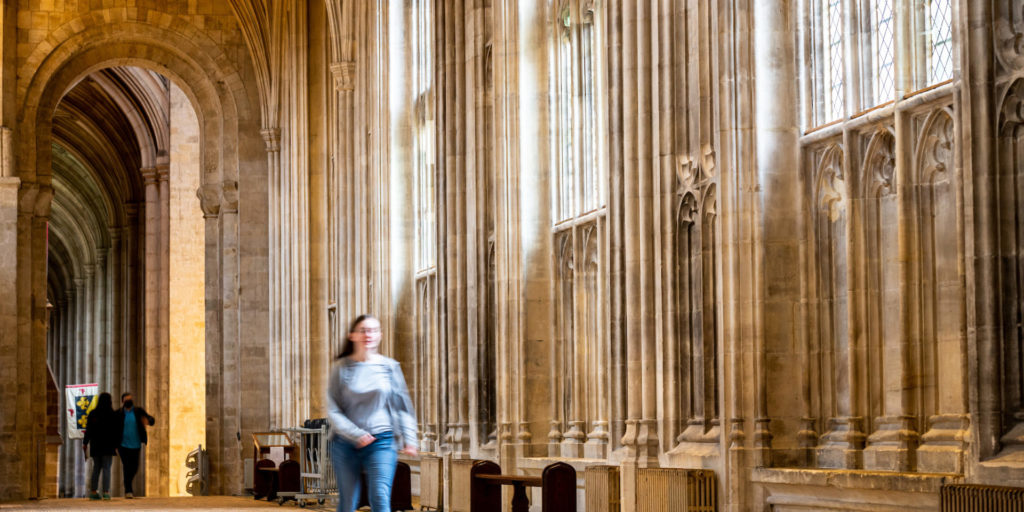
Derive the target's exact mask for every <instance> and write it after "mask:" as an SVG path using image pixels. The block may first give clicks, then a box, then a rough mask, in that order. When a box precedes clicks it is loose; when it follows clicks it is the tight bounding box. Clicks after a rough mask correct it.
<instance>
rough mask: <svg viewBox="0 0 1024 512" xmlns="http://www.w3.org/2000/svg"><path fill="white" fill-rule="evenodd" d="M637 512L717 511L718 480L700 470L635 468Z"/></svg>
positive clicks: (713, 474)
mask: <svg viewBox="0 0 1024 512" xmlns="http://www.w3.org/2000/svg"><path fill="white" fill-rule="evenodd" d="M636 479H637V482H636V500H637V511H638V512H717V510H718V482H717V480H716V479H715V473H714V471H708V470H703V469H672V468H648V469H638V470H637V476H636Z"/></svg>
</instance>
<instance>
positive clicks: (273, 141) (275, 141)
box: [260, 128, 281, 153]
mask: <svg viewBox="0 0 1024 512" xmlns="http://www.w3.org/2000/svg"><path fill="white" fill-rule="evenodd" d="M260 135H262V136H263V143H264V144H266V149H267V153H277V152H279V151H281V129H280V128H265V129H263V130H260Z"/></svg>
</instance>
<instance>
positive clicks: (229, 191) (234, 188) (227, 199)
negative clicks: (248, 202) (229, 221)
mask: <svg viewBox="0 0 1024 512" xmlns="http://www.w3.org/2000/svg"><path fill="white" fill-rule="evenodd" d="M221 195H222V197H223V201H222V202H221V208H223V210H224V213H237V212H238V182H237V181H233V180H227V181H225V182H224V184H223V186H222V187H221Z"/></svg>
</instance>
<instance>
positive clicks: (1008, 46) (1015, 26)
mask: <svg viewBox="0 0 1024 512" xmlns="http://www.w3.org/2000/svg"><path fill="white" fill-rule="evenodd" d="M1003 2H1005V3H1006V4H1009V5H1008V6H1006V5H1005V4H1004V5H1000V6H999V9H1000V10H1002V9H1006V8H1009V9H1010V10H1011V12H1010V16H1006V17H1004V16H996V17H995V18H994V19H993V28H994V32H995V54H996V60H997V61H998V62H999V64H1000V66H1002V68H1003V69H1004V70H1006V71H1011V72H1013V71H1016V70H1019V69H1021V68H1024V6H1022V5H1020V3H1018V2H1014V1H1013V0H1002V2H999V4H1003Z"/></svg>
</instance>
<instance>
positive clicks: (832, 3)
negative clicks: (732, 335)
mask: <svg viewBox="0 0 1024 512" xmlns="http://www.w3.org/2000/svg"><path fill="white" fill-rule="evenodd" d="M805 5H806V11H805V12H804V15H803V20H804V21H805V22H806V23H805V24H804V25H803V26H802V27H801V30H802V31H803V35H802V40H803V51H802V55H803V58H804V61H805V62H804V64H805V65H804V66H803V69H804V70H805V71H804V73H805V75H804V81H805V84H806V86H805V90H806V91H808V93H810V95H811V98H809V101H805V102H804V104H805V105H807V106H808V108H807V109H806V112H804V122H803V124H804V126H805V128H814V127H818V126H823V125H827V124H831V123H834V122H836V121H840V120H843V119H849V118H853V117H857V116H859V115H861V114H863V113H864V112H866V111H868V110H873V109H875V108H877V107H879V106H881V105H886V104H888V103H890V102H892V101H894V100H897V99H900V97H907V96H911V95H913V94H915V93H916V92H917V91H919V90H921V89H925V88H929V87H932V86H934V85H936V84H941V83H943V82H945V81H948V80H951V79H952V78H953V67H954V62H953V58H952V56H953V23H952V17H953V6H952V5H951V4H950V0H811V1H809V2H808V3H807V4H805Z"/></svg>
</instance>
